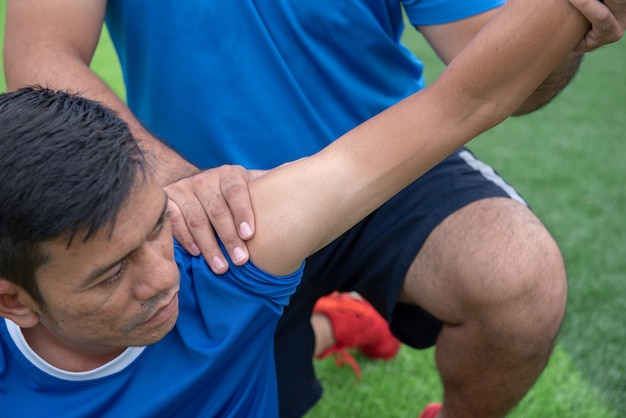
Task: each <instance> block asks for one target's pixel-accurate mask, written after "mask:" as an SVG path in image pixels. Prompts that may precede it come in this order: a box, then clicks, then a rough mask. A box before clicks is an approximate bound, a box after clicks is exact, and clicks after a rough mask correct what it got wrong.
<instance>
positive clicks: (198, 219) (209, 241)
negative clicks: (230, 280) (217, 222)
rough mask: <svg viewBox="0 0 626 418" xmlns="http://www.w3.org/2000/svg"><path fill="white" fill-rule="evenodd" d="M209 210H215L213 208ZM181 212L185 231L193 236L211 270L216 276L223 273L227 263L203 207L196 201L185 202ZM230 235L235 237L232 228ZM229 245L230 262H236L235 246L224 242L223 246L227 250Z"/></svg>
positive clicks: (208, 216)
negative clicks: (185, 227)
mask: <svg viewBox="0 0 626 418" xmlns="http://www.w3.org/2000/svg"><path fill="white" fill-rule="evenodd" d="M211 210H215V209H214V208H213V209H211ZM181 212H182V216H183V217H184V219H185V223H186V226H187V229H188V230H189V232H190V234H191V235H192V236H193V241H194V243H195V244H196V245H197V247H198V248H199V250H200V252H201V253H202V255H203V256H204V258H205V260H206V262H207V263H208V264H209V266H210V267H211V269H212V270H213V271H214V272H216V273H218V274H221V273H225V272H226V271H227V270H228V262H227V261H226V259H225V257H224V255H223V253H222V248H221V247H220V245H219V244H218V241H217V238H216V236H215V232H214V231H213V227H212V226H211V225H212V222H213V221H212V220H210V216H211V214H207V212H205V207H204V206H203V205H202V204H201V202H200V201H199V200H198V199H188V200H186V201H185V202H184V203H183V204H182V208H181ZM231 225H232V222H231ZM222 228H223V230H224V229H225V228H224V226H222ZM232 235H234V236H237V234H236V233H235V232H234V228H232V231H231V232H230V236H232ZM229 245H230V246H231V248H232V250H231V252H229V254H230V256H231V258H232V260H233V261H236V260H235V258H236V257H237V256H239V255H238V253H237V251H236V250H235V249H234V248H235V247H236V246H237V244H233V243H226V242H224V246H226V248H227V250H228V248H229V247H228V246H229ZM239 257H241V256H239Z"/></svg>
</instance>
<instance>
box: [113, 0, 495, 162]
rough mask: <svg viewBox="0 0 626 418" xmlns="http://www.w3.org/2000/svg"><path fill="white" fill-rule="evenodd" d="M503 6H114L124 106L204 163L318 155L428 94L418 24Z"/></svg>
mask: <svg viewBox="0 0 626 418" xmlns="http://www.w3.org/2000/svg"><path fill="white" fill-rule="evenodd" d="M502 3H503V0H406V1H400V0H315V1H302V0H254V1H252V0H229V1H214V0H185V1H178V0H110V1H109V6H108V11H107V24H108V26H109V30H110V32H111V36H112V39H113V41H114V43H115V45H116V47H117V49H118V52H119V56H120V60H121V64H122V67H123V72H124V77H125V80H126V84H127V99H128V103H129V105H130V107H131V108H132V109H133V111H134V112H135V113H136V114H137V115H138V116H139V118H140V119H141V121H142V122H143V123H144V124H145V125H146V126H147V127H148V128H149V129H150V130H152V131H153V132H154V133H155V134H156V135H158V136H159V137H161V138H162V139H164V140H165V141H166V142H168V143H169V144H170V145H171V146H173V147H174V148H175V149H176V150H178V151H179V152H181V153H182V154H183V155H184V156H185V157H186V158H188V159H189V160H190V161H192V162H193V163H195V164H196V165H198V166H199V167H201V168H207V167H213V166H217V165H221V164H225V163H236V164H242V165H244V166H246V167H248V168H271V167H274V166H276V165H278V164H281V163H283V162H285V161H290V160H294V159H297V158H300V157H303V156H307V155H310V154H313V153H315V152H317V151H319V150H320V149H321V148H322V147H324V146H326V145H327V144H328V143H329V142H331V141H332V140H334V139H336V138H337V137H338V136H340V135H341V134H343V133H344V132H346V131H348V130H349V129H351V128H352V127H354V126H356V125H357V124H359V123H361V122H362V121H364V120H366V119H368V118H370V117H371V116H373V115H374V114H376V113H379V112H380V111H382V110H383V109H385V108H387V107H389V106H390V105H392V104H394V103H396V102H397V101H399V100H401V99H402V98H404V97H406V96H407V95H409V94H411V93H413V92H415V91H416V90H419V89H420V88H422V87H423V83H424V81H423V78H422V64H421V63H420V61H419V60H418V59H417V58H416V57H414V56H413V55H412V54H411V53H410V52H409V51H408V50H407V49H406V48H405V47H403V46H402V45H401V44H400V43H399V40H400V37H401V34H402V30H403V16H402V9H401V5H402V4H404V6H405V8H406V11H407V15H408V16H409V18H410V20H411V22H412V23H413V24H418V25H423V24H436V23H443V22H449V21H453V20H457V19H460V18H463V17H467V16H471V15H474V14H477V13H480V12H483V11H485V10H489V9H491V8H493V7H496V6H498V5H500V4H502Z"/></svg>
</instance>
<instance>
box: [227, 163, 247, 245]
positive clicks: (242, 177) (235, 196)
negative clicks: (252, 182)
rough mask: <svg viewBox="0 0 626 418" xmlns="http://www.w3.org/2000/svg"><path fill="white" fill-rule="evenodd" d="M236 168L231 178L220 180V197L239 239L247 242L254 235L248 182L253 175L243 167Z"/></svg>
mask: <svg viewBox="0 0 626 418" xmlns="http://www.w3.org/2000/svg"><path fill="white" fill-rule="evenodd" d="M238 168H239V169H238V170H236V171H234V172H233V174H232V175H231V176H228V177H223V178H222V184H221V188H222V196H223V197H224V200H225V201H226V203H227V204H228V208H229V209H230V213H231V214H232V217H233V221H234V224H235V226H236V228H237V232H238V234H239V237H240V238H241V239H242V240H249V239H250V238H252V236H253V235H254V212H253V210H252V201H251V200H250V191H249V190H248V181H249V179H250V178H251V177H252V176H253V175H254V174H251V173H248V172H247V170H245V169H244V168H243V167H238ZM220 236H221V235H220Z"/></svg>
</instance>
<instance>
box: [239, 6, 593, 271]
mask: <svg viewBox="0 0 626 418" xmlns="http://www.w3.org/2000/svg"><path fill="white" fill-rule="evenodd" d="M588 26H589V24H588V22H587V20H585V19H584V18H583V17H582V15H581V14H580V13H579V12H578V11H576V9H574V8H573V7H572V6H571V5H570V4H569V3H568V2H567V0H510V1H509V2H508V3H507V4H506V5H505V6H503V7H502V8H501V10H500V11H498V12H497V14H496V15H495V16H494V17H493V19H491V20H490V21H489V23H488V24H487V25H486V26H485V27H484V29H483V30H481V32H480V33H479V34H478V35H477V36H476V37H475V38H474V39H473V40H472V42H471V43H470V44H469V45H468V46H467V47H466V48H465V49H464V50H463V51H462V52H461V53H460V54H459V55H458V56H457V58H456V59H454V61H453V62H451V63H450V65H449V66H448V67H447V68H446V70H445V71H444V72H443V73H442V75H441V76H440V77H439V78H438V79H437V80H436V81H435V83H434V84H433V85H432V86H430V87H428V88H426V89H424V90H423V91H421V92H419V93H416V94H414V95H413V96H411V97H409V98H407V99H406V100H404V101H402V102H400V103H398V104H397V105H395V106H393V107H391V108H389V109H388V110H387V111H385V112H383V113H381V114H379V115H378V116H376V117H374V118H372V119H371V120H369V121H367V122H365V123H364V124H362V125H360V126H359V127H357V128H355V129H353V130H352V131H350V132H348V133H347V134H345V135H344V136H343V137H341V138H340V139H339V140H337V141H335V142H334V143H333V144H332V145H330V146H328V147H327V148H325V149H324V150H322V151H321V152H320V153H318V154H316V155H314V156H312V157H310V158H308V159H305V160H301V161H298V162H296V163H294V164H291V165H288V166H284V167H281V168H279V169H277V170H275V171H273V172H271V173H269V174H267V175H265V176H263V177H261V178H259V179H257V180H256V181H255V182H253V183H252V185H251V192H252V198H253V206H254V209H255V214H256V220H257V234H256V235H255V238H254V239H253V240H252V241H251V242H250V243H249V249H250V254H251V258H252V260H253V261H254V262H255V263H256V264H257V265H259V266H260V267H261V268H264V269H267V270H268V271H270V272H272V273H276V274H284V273H287V272H290V271H293V270H294V269H295V268H296V267H297V266H298V265H299V263H300V262H301V261H302V260H303V259H304V258H305V257H306V256H308V255H309V254H311V253H313V252H315V251H316V250H317V249H319V248H321V247H323V246H324V245H326V244H327V243H329V242H330V241H331V240H332V239H334V238H336V237H337V236H338V235H340V234H341V233H343V232H344V231H345V230H347V229H348V228H349V227H351V226H352V225H353V224H355V223H356V222H358V221H359V220H360V219H362V218H363V217H364V216H366V215H367V214H368V213H370V212H371V211H373V210H374V209H375V208H377V207H378V206H379V205H381V204H382V203H383V202H384V201H386V200H387V199H389V198H390V197H391V196H393V195H394V194H395V193H397V192H398V191H400V190H401V189H402V188H403V187H405V186H406V185H408V184H409V183H410V182H411V181H413V180H414V179H416V178H417V177H419V176H420V175H422V174H423V173H424V172H426V171H427V170H428V169H429V168H430V167H432V166H433V165H434V164H436V163H437V162H438V161H440V160H441V159H443V158H444V157H445V156H446V155H448V154H450V153H451V152H452V151H454V150H455V149H456V148H458V147H459V146H461V145H463V144H464V143H466V142H468V141H469V140H471V139H472V138H474V137H475V136H476V135H478V134H480V133H482V132H484V131H485V130H487V129H489V128H491V127H493V126H495V125H497V124H498V123H500V122H501V121H503V120H504V119H506V117H508V116H509V115H511V114H512V113H513V111H514V110H515V109H517V108H518V107H519V106H520V104H521V103H522V102H523V101H524V100H525V99H526V97H527V96H528V95H529V94H530V93H531V92H532V91H533V90H534V89H535V88H536V87H537V86H538V85H539V84H540V83H541V82H542V81H543V80H544V79H545V78H546V77H547V76H548V74H550V72H551V71H552V70H553V69H554V68H556V66H557V65H558V64H559V63H561V62H563V60H564V59H565V57H566V56H567V55H568V54H569V53H570V52H571V51H572V49H573V48H574V46H576V44H578V42H579V41H580V39H581V38H582V36H583V34H584V33H585V32H586V31H587V28H588Z"/></svg>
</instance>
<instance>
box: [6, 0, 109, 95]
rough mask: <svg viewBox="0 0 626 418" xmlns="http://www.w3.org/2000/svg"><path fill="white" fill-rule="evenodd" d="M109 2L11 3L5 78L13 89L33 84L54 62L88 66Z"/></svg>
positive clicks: (20, 0) (27, 0) (28, 0)
mask: <svg viewBox="0 0 626 418" xmlns="http://www.w3.org/2000/svg"><path fill="white" fill-rule="evenodd" d="M105 10H106V0H89V1H84V0H45V1H41V0H8V1H7V11H6V28H5V30H6V34H5V43H4V58H5V74H6V77H7V84H8V86H9V87H11V88H16V87H19V86H20V85H22V84H24V83H28V84H31V83H32V81H35V82H38V83H44V82H45V81H46V80H45V79H43V80H38V79H35V78H34V76H35V75H36V74H38V73H42V72H45V71H46V68H52V69H54V68H55V67H54V64H52V65H50V66H46V65H44V64H45V63H46V62H51V61H55V60H56V61H64V62H66V63H67V61H68V60H75V62H80V63H82V64H84V65H89V62H90V61H91V58H92V56H93V53H94V51H95V48H96V46H97V44H98V39H99V36H100V33H101V31H102V23H103V21H104V14H105Z"/></svg>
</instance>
